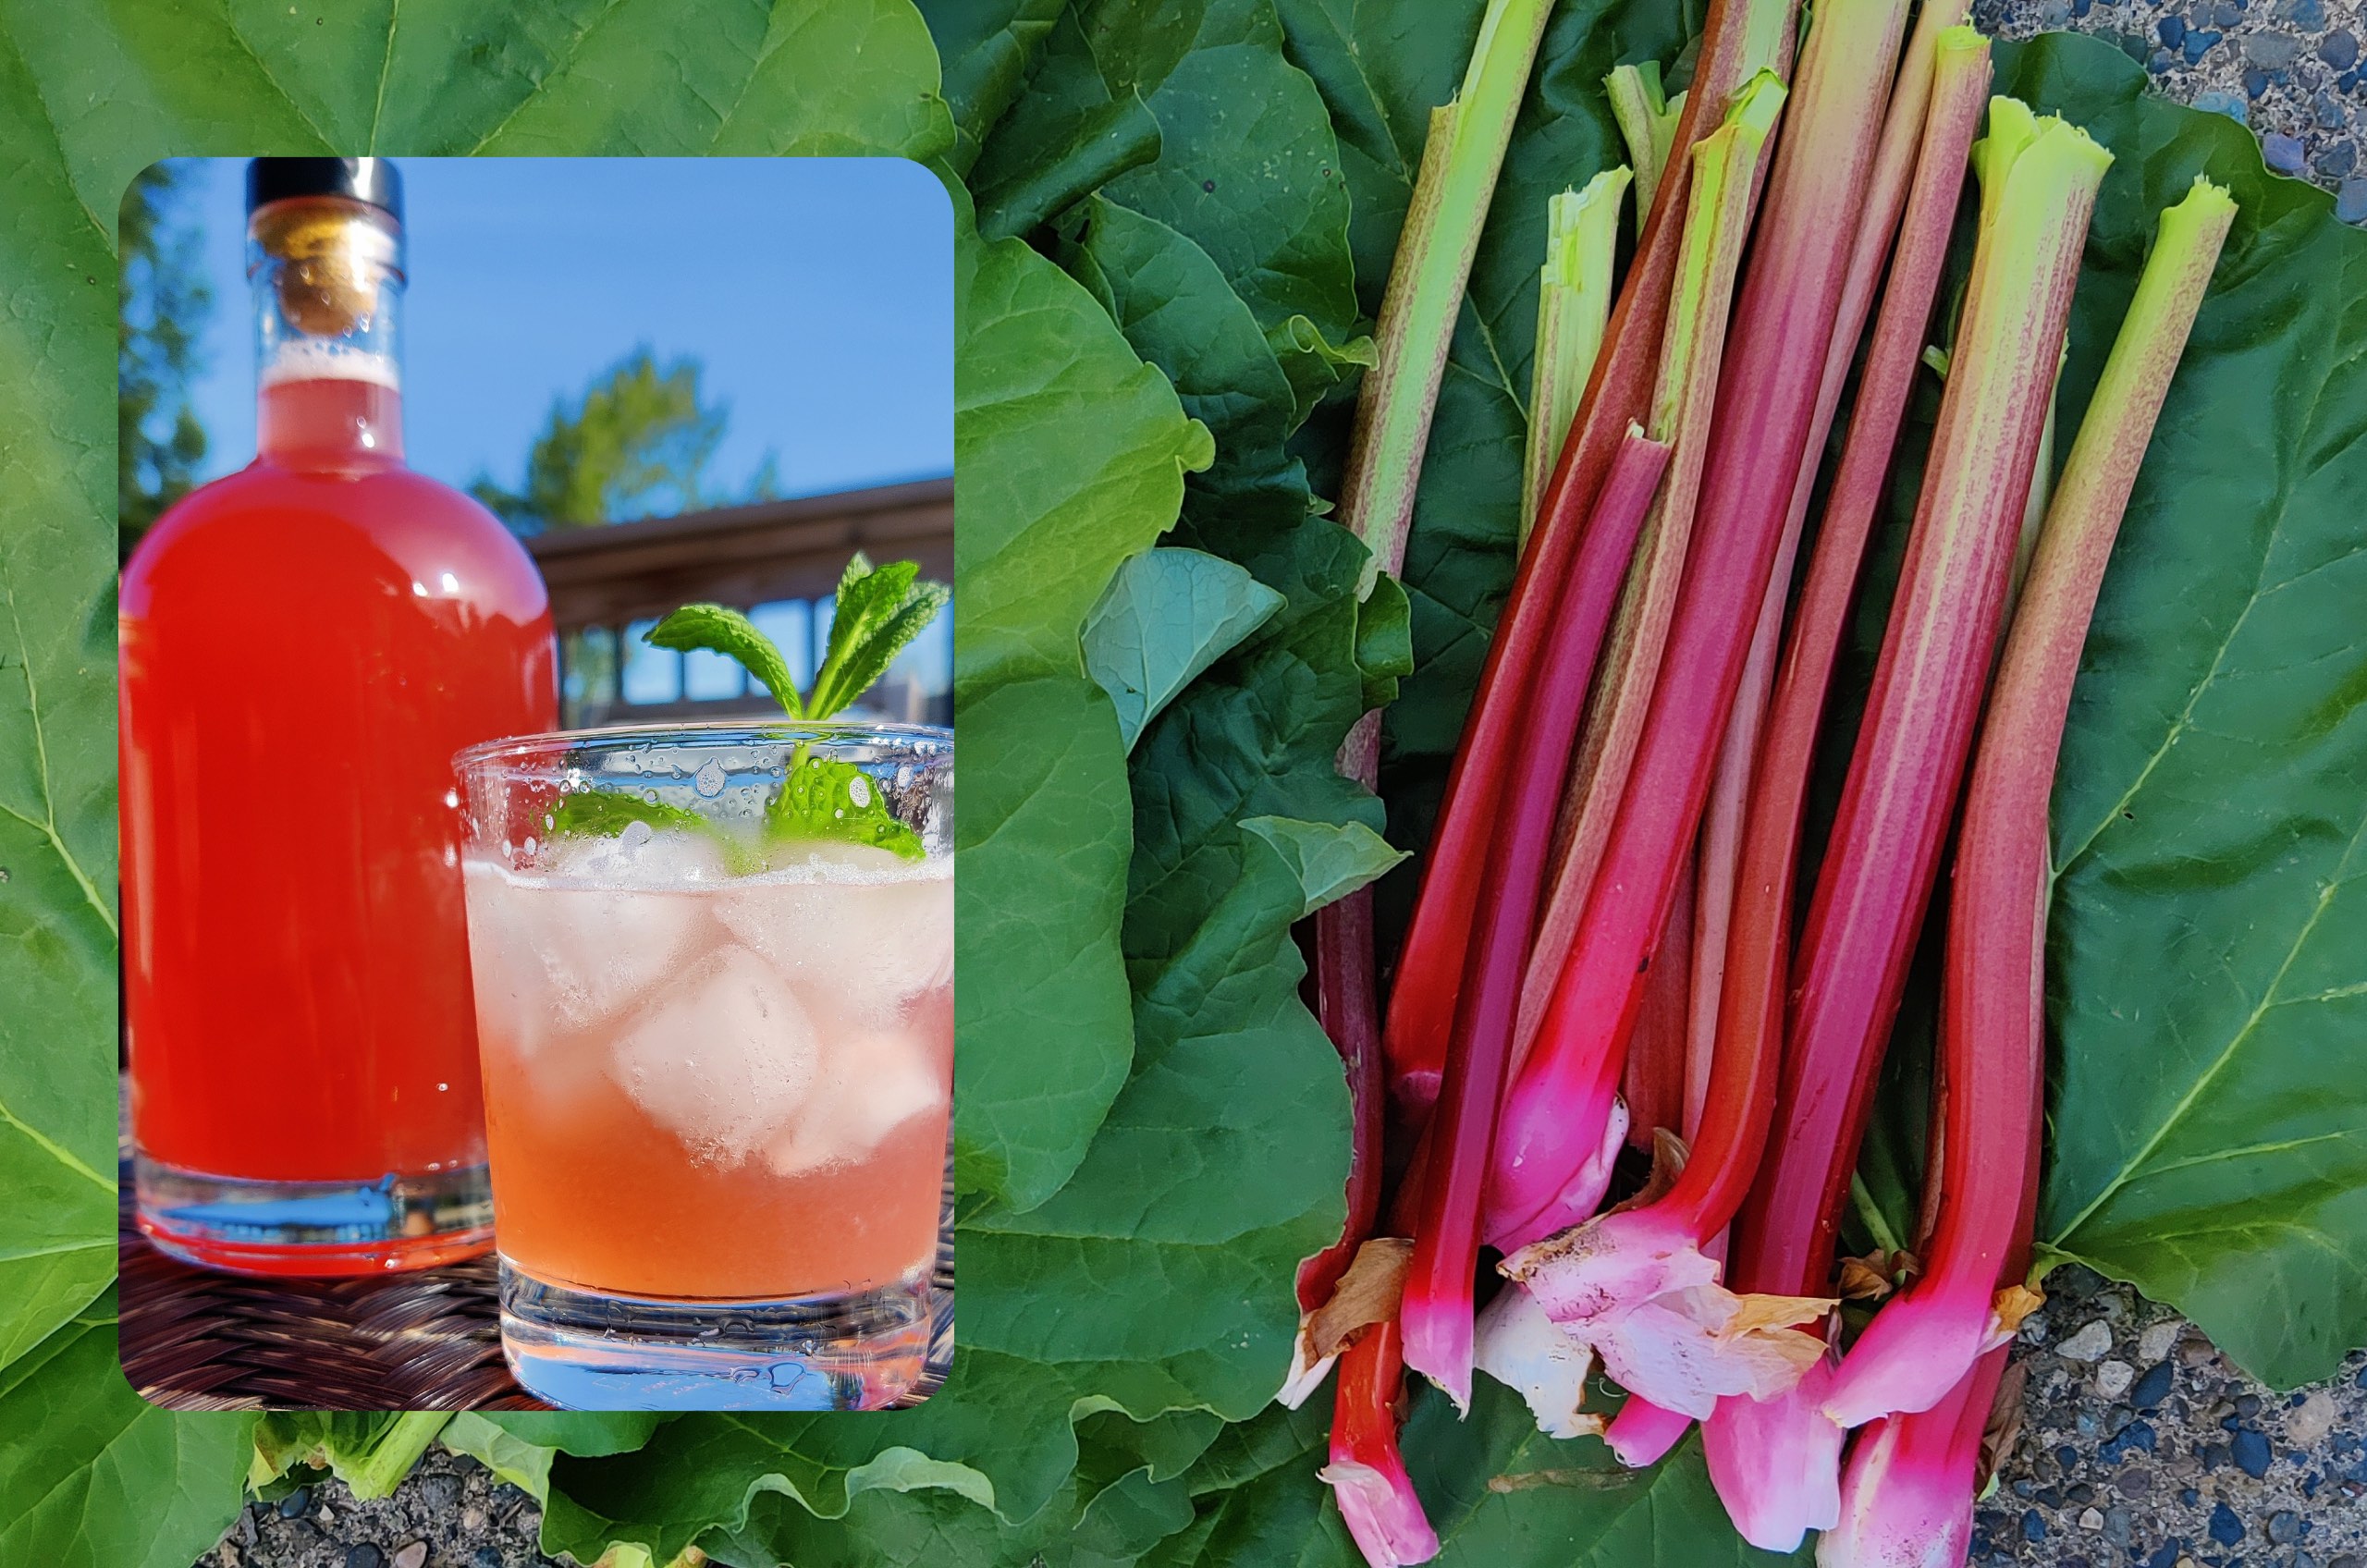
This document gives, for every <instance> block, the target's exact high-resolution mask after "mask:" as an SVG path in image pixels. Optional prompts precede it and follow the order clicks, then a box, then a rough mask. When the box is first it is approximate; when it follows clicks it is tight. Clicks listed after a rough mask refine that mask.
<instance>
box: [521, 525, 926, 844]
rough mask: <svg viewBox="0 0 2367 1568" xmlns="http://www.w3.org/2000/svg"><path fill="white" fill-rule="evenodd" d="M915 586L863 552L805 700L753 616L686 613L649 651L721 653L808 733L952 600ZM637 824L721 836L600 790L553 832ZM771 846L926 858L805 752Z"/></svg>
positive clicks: (852, 776) (865, 793)
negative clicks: (823, 844) (857, 847)
mask: <svg viewBox="0 0 2367 1568" xmlns="http://www.w3.org/2000/svg"><path fill="white" fill-rule="evenodd" d="M919 579H920V568H919V566H918V565H917V564H916V563H914V562H912V561H891V562H889V564H888V565H886V566H884V567H877V568H875V567H873V566H872V564H871V562H870V561H869V560H867V559H866V558H865V557H864V555H863V552H861V551H860V550H858V551H856V552H855V555H854V557H853V558H852V559H851V560H850V561H848V562H847V569H846V571H845V572H844V573H843V574H842V575H841V576H840V579H839V589H838V605H837V610H836V613H835V614H834V615H833V617H832V618H831V621H830V638H829V644H828V648H827V649H826V650H825V651H824V655H823V659H822V668H820V669H819V670H818V671H816V673H815V677H814V684H813V686H812V687H811V688H810V689H809V690H807V691H804V692H800V691H799V690H798V689H797V678H796V676H795V674H794V673H793V672H792V671H791V668H790V664H789V660H788V659H787V658H785V657H783V656H782V655H781V651H780V649H779V646H778V645H777V644H775V643H774V642H773V640H772V639H771V638H769V637H767V636H766V635H765V634H764V633H763V632H762V631H758V630H757V629H756V626H755V623H754V621H751V620H750V619H748V618H747V617H746V616H744V615H742V614H741V613H740V612H739V611H738V610H735V609H730V608H727V607H726V606H722V605H684V606H682V607H681V609H678V610H676V611H675V612H674V613H673V614H671V615H669V616H668V617H667V618H666V619H663V620H661V621H659V622H658V623H657V624H656V626H653V627H651V628H650V629H649V631H646V632H644V634H643V636H642V641H643V642H644V643H648V644H650V645H651V646H652V647H657V648H671V649H674V650H677V651H678V652H684V653H687V652H689V651H691V650H693V649H705V650H706V651H708V652H711V653H717V654H721V655H724V656H725V657H727V658H729V659H731V660H733V661H734V662H735V663H737V664H738V665H739V666H740V667H741V668H742V669H745V670H746V671H747V672H748V673H749V674H750V675H752V676H754V677H755V679H756V680H758V681H760V682H762V683H763V685H764V688H765V690H767V692H771V693H772V694H773V697H774V700H775V701H777V702H779V704H780V705H781V709H782V711H783V712H785V713H787V714H788V715H789V717H791V718H792V719H797V720H800V721H802V722H808V723H810V722H813V721H815V720H817V719H825V718H828V717H831V716H832V715H834V714H837V713H839V712H840V710H842V709H844V708H845V707H846V706H847V705H848V704H851V703H852V702H853V701H854V700H855V699H856V698H857V697H859V696H861V695H863V693H864V692H866V691H868V690H870V688H871V683H872V682H873V681H875V680H878V679H879V677H880V676H881V675H883V674H884V673H886V671H887V668H888V666H889V664H890V663H892V662H893V661H894V659H895V657H896V655H898V654H900V653H901V652H902V651H903V650H904V648H905V647H906V645H908V644H909V643H911V642H912V640H913V639H914V638H915V637H917V636H919V635H920V633H921V631H922V629H923V628H925V627H926V626H927V625H928V623H929V622H930V621H931V620H933V619H936V617H937V614H938V611H939V610H942V609H943V608H944V607H945V606H946V603H947V601H948V600H949V598H950V594H949V593H948V592H947V590H946V587H945V585H944V584H943V583H941V582H921V581H920V580H919ZM633 822H646V823H648V824H649V825H650V826H651V827H675V828H682V829H685V830H688V831H692V832H704V833H706V834H709V835H710V836H717V837H720V836H721V830H720V829H719V828H718V827H717V825H716V824H715V823H713V822H711V821H709V820H708V819H707V818H705V817H704V816H701V815H699V814H698V813H696V812H693V811H687V810H684V809H683V808H681V807H680V806H665V805H653V804H652V803H650V802H647V801H644V800H643V799H642V798H641V797H640V796H638V795H632V794H626V793H622V792H619V791H613V790H587V791H585V792H583V793H582V794H576V795H570V796H569V797H568V798H567V800H566V801H565V802H562V804H561V806H560V808H559V811H558V815H556V817H555V818H554V820H553V822H552V827H551V830H552V831H553V832H554V833H562V834H570V833H571V834H583V835H587V836H606V835H608V834H613V833H617V832H619V831H621V830H622V829H623V828H624V827H625V826H626V825H627V824H629V823H633ZM764 839H765V841H766V842H767V844H790V843H798V842H810V841H812V840H816V839H822V840H827V841H830V842H835V843H844V844H868V845H871V846H873V847H875V848H878V849H883V850H888V851H892V852H893V853H895V854H898V855H901V856H902V857H903V858H904V859H906V860H919V859H921V858H922V857H923V855H925V854H926V852H927V851H926V850H925V849H924V848H923V846H922V844H921V839H920V835H919V834H917V833H915V832H914V831H913V830H912V828H910V827H906V826H905V825H904V824H903V823H902V822H901V821H899V820H897V818H896V815H895V814H894V813H893V812H891V811H889V809H888V802H887V799H886V798H885V796H884V795H883V794H882V792H881V791H880V789H879V786H878V785H877V783H876V782H875V781H874V780H873V779H872V778H871V777H870V776H869V775H868V774H866V773H865V772H864V771H863V769H861V768H859V767H857V766H854V765H853V764H852V763H845V762H837V761H832V760H828V759H826V758H822V757H816V756H813V755H810V754H809V753H808V748H807V747H806V746H805V745H804V744H803V743H801V744H800V745H799V746H798V748H797V752H796V754H795V756H794V757H793V758H792V759H791V763H790V767H789V775H788V777H787V778H785V779H783V780H782V782H781V789H780V793H779V794H778V795H776V796H775V797H773V800H772V801H771V802H770V803H769V804H768V805H767V807H766V808H765V825H764ZM726 848H727V849H728V850H730V851H731V852H732V855H731V858H732V864H733V866H734V869H742V868H745V866H746V864H747V863H748V861H749V859H750V851H748V850H747V849H746V848H745V847H744V846H741V845H738V844H729V845H727V846H726Z"/></svg>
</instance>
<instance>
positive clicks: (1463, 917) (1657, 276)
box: [1382, 0, 1798, 1116]
mask: <svg viewBox="0 0 2367 1568" xmlns="http://www.w3.org/2000/svg"><path fill="white" fill-rule="evenodd" d="M1797 16H1798V10H1797V6H1796V5H1795V4H1794V3H1793V0H1711V6H1710V12H1709V17H1708V18H1707V20H1706V22H1705V23H1704V26H1703V29H1702V33H1701V50H1700V56H1699V63H1698V64H1697V65H1696V67H1695V68H1694V76H1693V84H1692V86H1691V88H1690V89H1688V91H1687V94H1686V104H1685V113H1684V116H1683V118H1682V119H1680V120H1679V121H1678V124H1677V129H1676V132H1675V135H1674V140H1673V149H1683V148H1689V147H1690V146H1691V145H1692V144H1693V142H1694V141H1695V140H1696V139H1697V138H1698V136H1699V134H1700V133H1699V131H1698V130H1697V129H1696V128H1697V126H1699V127H1714V126H1716V125H1717V124H1719V123H1720V122H1721V121H1722V120H1723V118H1724V117H1725V115H1726V111H1727V109H1728V107H1729V106H1730V104H1731V103H1732V101H1733V98H1734V95H1735V93H1737V92H1740V91H1741V89H1742V87H1743V85H1744V83H1746V82H1747V81H1748V80H1750V78H1751V77H1752V76H1753V75H1754V74H1755V73H1756V72H1757V71H1758V70H1759V69H1760V67H1761V66H1763V65H1767V64H1771V63H1772V65H1773V66H1774V67H1775V68H1776V69H1777V70H1778V71H1779V72H1780V71H1781V70H1782V69H1784V68H1785V67H1788V65H1789V63H1790V59H1791V54H1792V36H1793V30H1794V26H1795V24H1796V21H1797ZM1691 175H1692V163H1691V160H1690V159H1689V158H1686V157H1677V156H1674V152H1673V153H1672V160H1671V162H1670V164H1669V166H1668V168H1667V170H1666V171H1665V172H1664V174H1663V176H1662V181H1661V190H1660V191H1659V192H1658V194H1657V195H1656V197H1655V206H1654V209H1653V211H1652V214H1651V215H1650V217H1648V218H1647V219H1646V220H1645V222H1644V224H1643V230H1642V234H1641V237H1640V238H1639V239H1638V240H1637V247H1636V256H1635V260H1634V261H1633V263H1631V264H1630V265H1629V267H1628V269H1627V276H1626V279H1625V283H1624V284H1623V285H1622V286H1621V288H1620V293H1619V299H1618V302H1617V303H1616V304H1615V305H1614V306H1613V311H1612V316H1611V321H1610V323H1609V325H1607V326H1606V328H1605V330H1604V337H1603V341H1604V345H1605V347H1604V350H1603V352H1602V353H1601V354H1600V356H1599V357H1598V358H1597V360H1596V361H1595V370H1594V374H1593V377H1592V379H1591V380H1590V381H1589V383H1588V387H1587V395H1586V397H1585V398H1583V399H1582V400H1581V401H1580V403H1579V409H1578V416H1577V418H1576V420H1574V421H1573V422H1572V423H1571V425H1570V435H1569V438H1568V439H1567V440H1566V441H1565V442H1564V444H1563V447H1562V455H1561V459H1560V461H1559V462H1558V463H1557V464H1556V465H1555V467H1554V470H1553V476H1552V478H1551V481H1550V482H1549V483H1548V484H1547V485H1546V491H1545V495H1544V497H1543V499H1542V500H1541V501H1540V502H1539V508H1538V517H1539V521H1538V528H1537V533H1536V535H1535V537H1534V538H1532V539H1531V541H1530V543H1529V548H1528V549H1527V552H1526V553H1525V554H1524V555H1523V557H1521V563H1520V568H1519V570H1518V572H1517V573H1516V574H1515V577H1514V579H1513V588H1512V596H1511V598H1510V599H1509V600H1508V601H1507V602H1506V604H1505V606H1504V610H1503V614H1502V618H1501V619H1499V620H1498V622H1497V625H1496V631H1495V635H1494V636H1493V638H1491V639H1490V643H1489V645H1488V658H1487V663H1486V664H1485V666H1484V667H1483V668H1481V670H1480V676H1479V687H1478V692H1477V693H1476V694H1475V696H1474V699H1473V702H1472V707H1471V712H1470V715H1469V717H1467V718H1466V721H1465V727H1464V736H1463V743H1462V744H1461V746H1460V747H1459V748H1458V749H1457V751H1456V753H1455V761H1454V766H1453V770H1452V771H1451V772H1450V774H1449V776H1448V778H1447V788H1446V794H1445V798H1444V799H1443V801H1442V802H1441V805H1440V809H1439V815H1438V821H1437V825H1436V827H1434V829H1433V830H1432V834H1431V839H1430V845H1429V855H1428V857H1427V859H1426V863H1425V866H1424V870H1423V874H1422V887H1421V891H1420V895H1419V897H1418V898H1417V900H1416V903H1415V908H1414V915H1413V919H1412V921H1411V923H1410V924H1409V925H1408V926H1407V928H1406V934H1405V940H1404V946H1403V948H1402V949H1401V950H1400V952H1399V956H1398V963H1397V973H1396V979H1395V981H1394V983H1393V985H1392V990H1391V994H1390V1006H1389V1014H1388V1019H1387V1023H1386V1025H1385V1029H1384V1033H1383V1035H1382V1045H1383V1048H1384V1049H1385V1051H1386V1052H1387V1055H1388V1060H1389V1067H1390V1083H1391V1093H1392V1097H1394V1098H1395V1099H1397V1100H1398V1101H1399V1102H1400V1103H1401V1104H1403V1105H1404V1106H1405V1107H1406V1108H1407V1109H1408V1110H1409V1111H1410V1112H1412V1113H1414V1114H1415V1115H1417V1116H1419V1115H1421V1114H1424V1113H1426V1112H1427V1111H1428V1109H1429V1105H1430V1103H1431V1102H1432V1101H1433V1100H1434V1099H1435V1098H1436V1097H1437V1095H1438V1085H1439V1073H1440V1070H1441V1066H1442V1064H1443V1063H1444V1061H1445V1059H1446V1048H1447V1036H1448V1034H1449V1032H1450V1030H1451V1028H1452V1026H1453V1017H1454V999H1455V992H1456V989H1457V987H1458V986H1460V984H1461V980H1462V975H1463V967H1464V949H1465V947H1466V943H1467V940H1468V935H1469V932H1470V930H1471V928H1472V925H1473V912H1474V910H1475V909H1476V907H1477V905H1478V899H1479V878H1480V876H1481V875H1482V873H1483V871H1484V868H1485V864H1486V856H1487V851H1488V845H1489V842H1490V839H1491V838H1492V837H1493V833H1494V827H1495V822H1496V815H1497V809H1498V799H1499V796H1500V795H1501V794H1502V789H1503V781H1504V778H1505V775H1506V773H1507V772H1508V771H1509V769H1510V767H1511V765H1512V758H1513V756H1514V753H1515V752H1516V751H1517V750H1518V749H1519V748H1520V747H1521V746H1522V745H1523V744H1525V743H1526V738H1527V702H1528V698H1529V692H1530V690H1531V688H1532V685H1533V683H1534V682H1535V680H1537V671H1538V663H1539V650H1540V649H1541V647H1542V645H1543V643H1544V642H1545V639H1546V636H1547V633H1548V631H1549V630H1550V623H1551V619H1552V614H1553V606H1554V602H1555V601H1556V600H1557V599H1558V598H1559V596H1560V594H1561V592H1562V585H1563V583H1564V582H1565V581H1566V580H1568V579H1569V578H1570V577H1571V576H1572V575H1573V572H1574V571H1575V570H1576V565H1575V563H1576V560H1577V557H1579V555H1580V554H1581V553H1582V550H1581V545H1582V543H1583V540H1582V536H1583V534H1584V533H1585V524H1586V521H1587V518H1588V515H1589V514H1590V512H1591V509H1592V508H1593V505H1594V500H1595V495H1596V492H1597V491H1599V490H1600V488H1601V486H1602V483H1603V480H1604V477H1605V476H1606V475H1607V474H1608V473H1609V472H1610V469H1611V462H1612V459H1613V455H1614V454H1615V452H1616V451H1617V449H1618V447H1619V445H1620V442H1621V440H1622V438H1623V436H1624V435H1625V431H1626V429H1627V426H1628V425H1629V424H1630V423H1636V422H1637V421H1639V420H1641V419H1642V417H1643V415H1644V413H1645V410H1646V404H1647V402H1648V398H1649V393H1650V383H1651V378H1652V372H1653V366H1654V363H1655V361H1656V359H1657V355H1658V352H1659V349H1660V342H1661V335H1662V323H1663V321H1664V319H1665V314H1666V311H1667V308H1668V301H1669V293H1670V282H1671V279H1672V277H1673V276H1674V272H1675V268H1676V257H1677V250H1678V245H1679V241H1680V239H1681V238H1682V231H1683V227H1684V211H1685V208H1686V201H1685V194H1686V185H1687V184H1688V183H1689V181H1690V179H1691ZM1601 548H1602V546H1601V545H1600V544H1593V545H1586V546H1585V553H1595V552H1599V551H1600V549H1601ZM1619 564H1620V566H1621V567H1622V568H1623V569H1624V567H1625V561H1624V560H1623V561H1622V562H1620V563H1619Z"/></svg>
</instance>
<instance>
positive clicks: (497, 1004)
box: [460, 860, 557, 1057]
mask: <svg viewBox="0 0 2367 1568" xmlns="http://www.w3.org/2000/svg"><path fill="white" fill-rule="evenodd" d="M460 876H461V878H462V886H463V887H464V888H466V890H467V901H468V917H469V974H470V977H471V979H472V982H473V983H474V985H475V987H476V1005H477V1035H478V1038H479V1041H480V1043H481V1044H482V1045H483V1046H484V1047H485V1048H486V1049H488V1050H490V1049H508V1050H511V1051H514V1052H516V1053H517V1054H518V1055H520V1056H521V1057H530V1056H532V1055H533V1054H534V1052H535V1051H537V1050H539V1049H540V1048H541V1047H542V1044H543V1040H544V1038H545V1036H546V1035H548V1034H549V1033H550V1031H551V1028H552V1025H553V1023H554V1022H555V1020H554V1014H555V1012H556V1011H557V1004H556V1000H555V998H553V996H552V995H551V991H550V984H549V980H548V977H547V975H546V972H545V970H544V968H543V960H542V954H541V952H540V950H539V949H537V948H536V947H535V945H534V944H535V936H536V932H535V929H534V923H533V914H534V910H533V904H532V902H531V901H530V900H532V899H533V893H532V892H531V891H530V890H528V889H527V888H522V887H521V886H519V885H518V884H517V883H515V882H513V881H512V880H511V879H510V878H509V876H506V875H504V874H503V872H502V870H501V868H500V867H498V866H497V865H494V864H490V863H488V862H485V861H477V860H472V861H467V862H464V863H462V864H461V867H460Z"/></svg>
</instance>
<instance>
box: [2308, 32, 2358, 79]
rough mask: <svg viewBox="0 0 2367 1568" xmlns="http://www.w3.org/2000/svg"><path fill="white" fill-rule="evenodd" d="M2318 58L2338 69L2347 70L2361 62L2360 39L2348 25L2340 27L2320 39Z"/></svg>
mask: <svg viewBox="0 0 2367 1568" xmlns="http://www.w3.org/2000/svg"><path fill="white" fill-rule="evenodd" d="M2318 58H2319V59H2321V60H2324V62H2325V63H2326V64H2327V65H2329V66H2331V67H2334V68H2335V69H2336V70H2338V71H2347V70H2349V68H2350V67H2353V66H2355V65H2357V64H2358V63H2359V40H2358V38H2357V36H2355V35H2354V34H2353V33H2352V32H2351V31H2350V30H2349V28H2347V27H2338V28H2336V29H2335V30H2334V31H2332V32H2330V33H2327V34H2326V35H2325V36H2324V38H2321V39H2319V40H2318Z"/></svg>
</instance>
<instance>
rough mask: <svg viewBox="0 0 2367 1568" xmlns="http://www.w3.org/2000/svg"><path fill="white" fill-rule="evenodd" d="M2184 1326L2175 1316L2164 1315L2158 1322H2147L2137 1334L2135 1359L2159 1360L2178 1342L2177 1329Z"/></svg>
mask: <svg viewBox="0 0 2367 1568" xmlns="http://www.w3.org/2000/svg"><path fill="white" fill-rule="evenodd" d="M2182 1327H2184V1325H2182V1324H2181V1323H2179V1321H2178V1320H2177V1318H2175V1317H2165V1318H2163V1319H2162V1320H2161V1321H2160V1322H2159V1323H2148V1324H2147V1325H2146V1326H2145V1329H2144V1331H2143V1332H2141V1333H2140V1334H2139V1335H2138V1336H2137V1359H2138V1360H2140V1361H2146V1362H2152V1361H2159V1360H2161V1359H2162V1358H2163V1357H2164V1356H2165V1355H2167V1354H2170V1352H2171V1351H2172V1350H2173V1349H2175V1348H2176V1347H2177V1342H2178V1329H2180V1328H2182Z"/></svg>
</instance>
